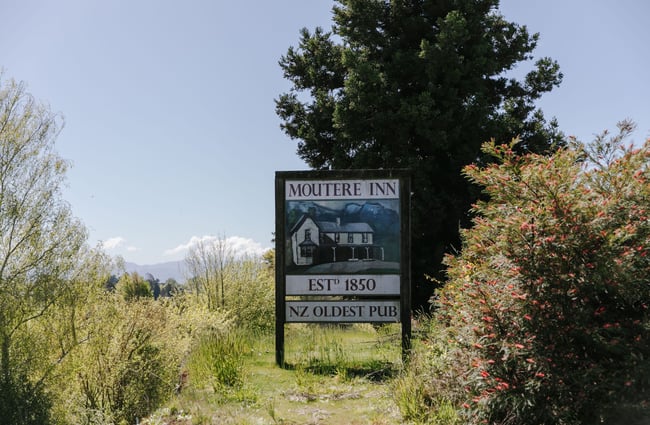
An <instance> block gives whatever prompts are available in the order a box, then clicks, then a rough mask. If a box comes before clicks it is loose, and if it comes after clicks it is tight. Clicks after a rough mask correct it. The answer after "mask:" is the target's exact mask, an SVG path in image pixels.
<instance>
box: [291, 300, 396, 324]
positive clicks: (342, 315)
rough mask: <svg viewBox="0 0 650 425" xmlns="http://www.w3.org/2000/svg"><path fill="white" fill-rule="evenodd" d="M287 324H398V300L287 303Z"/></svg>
mask: <svg viewBox="0 0 650 425" xmlns="http://www.w3.org/2000/svg"><path fill="white" fill-rule="evenodd" d="M285 314H286V321H287V322H340V323H352V322H368V323H373V322H399V321H400V305H399V300H358V301H287V302H286V306H285Z"/></svg>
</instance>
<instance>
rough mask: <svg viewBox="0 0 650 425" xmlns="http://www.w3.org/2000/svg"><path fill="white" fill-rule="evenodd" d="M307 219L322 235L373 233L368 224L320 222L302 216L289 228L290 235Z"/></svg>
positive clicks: (306, 215)
mask: <svg viewBox="0 0 650 425" xmlns="http://www.w3.org/2000/svg"><path fill="white" fill-rule="evenodd" d="M307 218H311V220H312V221H313V222H314V223H315V224H316V226H318V228H319V229H320V231H321V232H323V233H374V230H373V229H372V227H370V225H369V224H368V223H363V222H357V223H339V222H336V221H320V220H314V218H313V217H311V216H310V215H308V214H304V215H303V216H302V217H300V220H298V222H297V223H296V224H295V225H294V226H293V227H292V228H291V232H290V233H294V232H296V231H297V230H298V229H299V228H300V226H302V224H303V223H304V222H305V220H306V219H307Z"/></svg>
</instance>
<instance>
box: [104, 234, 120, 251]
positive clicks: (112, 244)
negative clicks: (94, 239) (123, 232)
mask: <svg viewBox="0 0 650 425" xmlns="http://www.w3.org/2000/svg"><path fill="white" fill-rule="evenodd" d="M124 242H126V239H124V238H123V237H121V236H116V237H114V238H108V239H106V240H105V241H102V248H104V249H106V250H113V249H116V248H118V247H120V246H121V245H123V244H124Z"/></svg>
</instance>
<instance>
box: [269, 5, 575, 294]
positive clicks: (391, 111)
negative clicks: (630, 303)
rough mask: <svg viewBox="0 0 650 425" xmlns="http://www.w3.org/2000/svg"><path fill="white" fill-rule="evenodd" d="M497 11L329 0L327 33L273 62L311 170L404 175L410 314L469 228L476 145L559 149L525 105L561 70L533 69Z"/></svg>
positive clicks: (518, 35) (285, 118)
mask: <svg viewBox="0 0 650 425" xmlns="http://www.w3.org/2000/svg"><path fill="white" fill-rule="evenodd" d="M498 4H499V2H498V0H390V1H389V0H338V1H337V2H336V4H335V6H334V7H333V20H334V22H333V26H332V30H331V32H327V31H324V30H323V29H321V28H316V29H315V30H314V31H313V32H311V31H309V30H308V29H303V30H302V31H301V35H300V41H299V45H298V47H297V48H294V47H290V48H289V50H288V51H287V53H286V55H284V56H283V57H282V58H281V60H280V66H281V68H282V70H283V71H284V76H285V78H287V79H288V80H289V81H290V82H291V83H292V88H291V89H290V90H289V92H288V93H285V94H282V95H281V96H280V97H279V98H278V99H277V101H276V110H277V113H278V115H279V117H280V118H281V120H282V124H281V125H282V128H283V130H284V131H285V132H286V133H287V134H288V135H289V136H290V137H291V138H293V139H297V140H298V154H299V156H300V157H301V158H302V159H303V160H305V161H306V163H307V164H308V165H309V166H311V167H313V168H315V169H328V168H329V169H349V168H408V169H411V170H412V171H413V185H412V187H413V197H412V247H413V252H412V264H413V282H414V303H415V304H416V306H417V305H425V304H426V301H427V299H428V298H429V295H430V294H431V291H432V289H433V285H431V284H430V283H429V282H428V281H427V279H426V276H427V275H428V276H431V277H433V278H436V279H441V278H442V277H443V276H444V273H443V268H442V267H443V266H442V265H441V259H442V257H443V254H444V253H445V252H450V251H453V250H454V249H455V248H457V247H459V246H460V242H459V241H460V239H459V229H460V228H461V227H464V226H466V225H468V224H469V213H468V211H469V209H470V206H471V204H472V203H473V202H474V201H475V200H476V197H477V195H478V191H477V190H476V189H475V188H474V187H473V186H471V184H470V183H468V182H467V181H466V180H465V179H464V178H463V177H462V176H461V169H462V167H463V166H464V165H467V164H469V163H472V162H476V161H481V150H480V147H481V144H482V142H484V141H486V140H488V139H490V138H495V139H497V140H504V141H505V140H510V138H511V137H513V136H517V135H518V136H520V138H521V140H522V142H521V143H520V144H519V145H518V149H521V150H522V151H528V152H531V151H532V152H546V151H549V150H551V149H553V148H554V147H555V146H556V145H558V144H561V143H562V135H561V134H560V132H559V131H558V130H557V125H556V123H555V122H554V121H551V122H550V123H549V122H547V121H546V120H545V118H544V116H543V114H542V112H541V111H539V110H538V109H536V107H535V105H534V102H535V101H536V100H537V99H538V98H539V97H540V96H541V95H542V94H544V93H545V92H548V91H550V90H551V89H552V88H553V87H554V86H557V85H559V84H560V82H561V79H562V74H561V73H560V71H559V66H558V64H557V63H556V62H555V61H553V60H551V59H550V58H541V59H539V60H537V61H536V62H535V63H532V59H533V57H532V51H533V50H534V48H535V46H536V43H537V40H538V34H530V33H529V32H528V30H527V28H526V27H525V26H522V25H518V24H516V23H512V22H508V21H507V20H506V19H504V17H503V16H502V15H501V14H500V13H499V12H498ZM518 66H522V67H524V68H525V67H528V70H523V71H522V70H521V69H520V68H517V67H518ZM517 76H519V77H517Z"/></svg>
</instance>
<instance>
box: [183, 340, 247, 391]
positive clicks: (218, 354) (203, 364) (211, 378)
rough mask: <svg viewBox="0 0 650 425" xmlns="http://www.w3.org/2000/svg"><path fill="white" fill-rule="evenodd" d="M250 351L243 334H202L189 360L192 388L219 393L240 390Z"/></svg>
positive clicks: (188, 367) (188, 366)
mask: <svg viewBox="0 0 650 425" xmlns="http://www.w3.org/2000/svg"><path fill="white" fill-rule="evenodd" d="M249 351H250V349H249V348H248V345H247V343H246V342H245V338H244V337H243V335H242V334H241V333H239V332H235V331H225V332H224V331H222V332H210V333H206V334H204V335H202V336H201V337H200V339H199V340H198V343H197V345H196V347H195V348H194V349H193V350H192V352H191V354H190V356H189V358H188V361H187V369H188V371H189V379H190V382H191V384H192V386H194V387H195V388H197V389H204V388H206V387H208V388H211V389H212V390H213V391H214V392H215V393H228V392H229V391H230V390H231V389H237V388H240V387H241V386H242V385H243V383H244V372H245V371H244V359H245V355H246V354H247V352H249Z"/></svg>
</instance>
